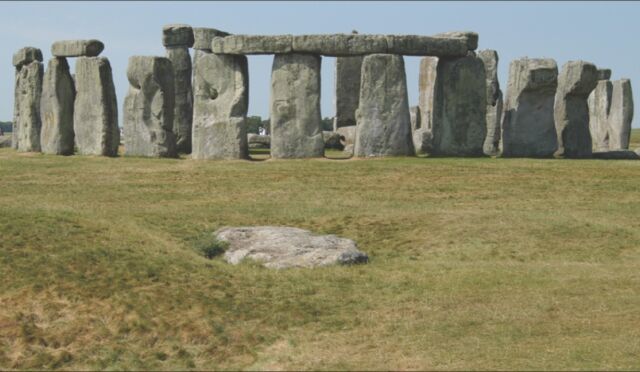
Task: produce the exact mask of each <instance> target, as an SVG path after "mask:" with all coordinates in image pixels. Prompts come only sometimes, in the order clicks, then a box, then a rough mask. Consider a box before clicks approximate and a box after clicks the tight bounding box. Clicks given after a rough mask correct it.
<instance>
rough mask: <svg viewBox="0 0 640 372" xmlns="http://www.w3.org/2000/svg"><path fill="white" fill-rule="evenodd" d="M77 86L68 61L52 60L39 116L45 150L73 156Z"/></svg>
mask: <svg viewBox="0 0 640 372" xmlns="http://www.w3.org/2000/svg"><path fill="white" fill-rule="evenodd" d="M75 97H76V88H75V83H74V81H73V78H72V77H71V72H70V71H69V64H68V63H67V59H66V58H64V57H54V58H52V59H50V60H49V64H48V65H47V71H46V72H45V74H44V83H43V86H42V102H41V104H40V117H41V118H42V132H41V133H40V145H41V147H42V152H44V153H45V154H54V155H72V154H73V150H74V147H73V146H74V134H73V104H74V100H75Z"/></svg>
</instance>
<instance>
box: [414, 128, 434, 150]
mask: <svg viewBox="0 0 640 372" xmlns="http://www.w3.org/2000/svg"><path fill="white" fill-rule="evenodd" d="M412 139H413V147H414V148H415V150H416V154H430V153H432V152H433V133H431V131H430V130H429V129H427V128H418V129H416V130H414V131H413V134H412Z"/></svg>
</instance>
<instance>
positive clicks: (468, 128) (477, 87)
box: [431, 55, 487, 156]
mask: <svg viewBox="0 0 640 372" xmlns="http://www.w3.org/2000/svg"><path fill="white" fill-rule="evenodd" d="M433 98H434V99H433V112H432V115H433V118H432V119H433V122H432V131H431V132H432V135H433V149H432V154H433V155H437V156H482V155H484V152H483V144H484V140H485V137H486V134H487V127H486V113H487V94H486V79H485V70H484V63H482V60H481V59H480V58H478V57H476V56H475V55H468V56H466V57H462V58H457V59H443V58H440V59H439V60H438V68H437V71H436V84H435V91H434V97H433Z"/></svg>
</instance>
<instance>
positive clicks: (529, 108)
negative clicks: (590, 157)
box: [502, 58, 558, 158]
mask: <svg viewBox="0 0 640 372" xmlns="http://www.w3.org/2000/svg"><path fill="white" fill-rule="evenodd" d="M557 86H558V66H557V64H556V62H555V61H554V60H552V59H529V58H522V59H517V60H514V61H512V62H511V64H510V66H509V84H508V87H507V98H506V101H505V112H504V117H503V121H502V143H503V145H502V147H503V148H502V156H505V157H536V158H539V157H549V156H552V155H553V153H554V151H556V149H557V147H558V139H557V137H556V130H555V125H554V121H553V104H554V96H555V93H556V88H557Z"/></svg>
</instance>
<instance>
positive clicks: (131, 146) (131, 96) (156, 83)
mask: <svg viewBox="0 0 640 372" xmlns="http://www.w3.org/2000/svg"><path fill="white" fill-rule="evenodd" d="M127 78H128V79H129V92H128V93H127V96H126V97H125V99H124V109H123V127H124V146H125V155H127V156H148V157H176V156H177V146H176V136H175V134H174V133H173V128H174V126H173V119H174V104H175V94H174V84H175V82H174V76H173V67H172V65H171V61H170V60H169V59H168V58H164V57H147V56H133V57H130V58H129V66H128V67H127Z"/></svg>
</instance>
